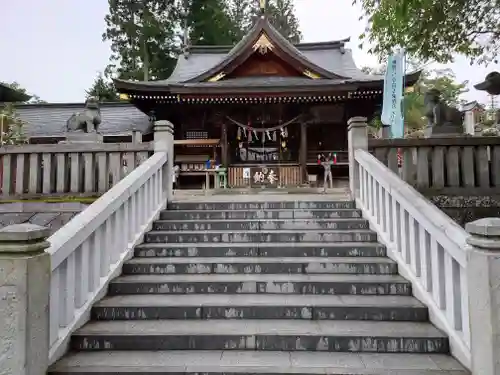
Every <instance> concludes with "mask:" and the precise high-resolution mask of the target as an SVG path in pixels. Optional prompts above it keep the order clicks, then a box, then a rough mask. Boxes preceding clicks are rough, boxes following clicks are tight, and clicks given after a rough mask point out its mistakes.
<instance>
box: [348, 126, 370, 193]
mask: <svg viewBox="0 0 500 375" xmlns="http://www.w3.org/2000/svg"><path fill="white" fill-rule="evenodd" d="M347 142H348V149H349V188H350V190H351V195H352V199H356V197H358V196H359V184H360V181H359V170H358V168H357V166H356V163H355V160H354V152H355V150H357V149H362V150H368V124H367V118H366V117H352V118H351V119H349V121H347Z"/></svg>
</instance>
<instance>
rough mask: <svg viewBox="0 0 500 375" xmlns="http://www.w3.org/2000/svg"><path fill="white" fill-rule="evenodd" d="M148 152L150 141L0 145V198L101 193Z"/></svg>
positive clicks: (140, 161) (150, 145)
mask: <svg viewBox="0 0 500 375" xmlns="http://www.w3.org/2000/svg"><path fill="white" fill-rule="evenodd" d="M152 151H153V144H152V143H115V144H112V143H109V144H108V143H100V144H99V143H88V144H86V143H80V144H79V143H67V144H56V145H21V146H4V147H1V148H0V158H1V161H0V180H1V182H0V189H1V193H0V197H2V198H4V199H6V198H7V199H9V198H16V197H22V198H31V197H37V196H45V197H46V196H48V195H50V196H64V195H66V196H68V195H69V196H96V195H101V194H103V193H105V192H106V191H108V190H109V189H110V188H111V187H112V186H114V185H116V184H117V183H118V182H119V181H120V180H121V179H122V178H123V177H124V176H126V175H127V174H128V173H130V172H131V171H132V170H133V169H134V168H136V167H137V166H138V165H139V164H141V163H142V162H143V161H144V160H146V159H147V158H148V157H149V156H150V155H151V154H152Z"/></svg>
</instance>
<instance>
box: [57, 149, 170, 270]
mask: <svg viewBox="0 0 500 375" xmlns="http://www.w3.org/2000/svg"><path fill="white" fill-rule="evenodd" d="M166 159H167V154H166V153H164V152H156V153H154V154H153V156H151V157H150V158H149V159H148V160H146V161H145V162H144V163H143V164H141V165H140V166H139V167H137V168H136V169H134V170H133V171H132V172H131V173H130V174H128V175H127V176H126V177H125V178H124V179H122V180H121V181H120V182H119V183H118V184H117V185H115V186H114V187H113V188H112V189H111V190H109V191H107V192H106V193H105V194H104V195H102V196H101V197H100V198H99V199H98V200H96V201H95V202H94V203H93V204H92V205H90V206H89V207H87V209H85V210H84V211H82V212H81V213H79V214H78V215H77V216H76V217H75V218H73V220H71V221H70V222H68V223H67V224H66V225H65V226H64V227H63V229H64V230H58V231H56V232H55V233H54V234H53V235H52V236H51V237H49V239H48V241H49V242H50V244H51V245H50V247H49V248H48V250H47V251H48V252H49V253H50V254H51V270H52V271H53V270H54V269H56V268H57V267H58V266H59V265H60V264H61V263H62V262H63V261H64V260H65V259H66V258H67V257H68V256H69V255H70V253H71V252H72V251H73V250H74V249H76V248H77V247H78V246H80V245H81V244H82V242H83V241H84V240H85V239H86V238H88V237H89V236H90V235H91V234H92V233H93V232H94V231H95V230H96V229H97V228H98V227H99V226H100V225H101V224H102V223H103V222H104V221H105V220H106V219H107V218H108V217H109V216H110V215H111V214H112V213H113V212H114V211H115V210H116V209H117V208H118V207H119V206H120V205H121V204H123V202H124V201H125V200H127V199H128V198H129V197H130V196H131V195H132V194H133V193H135V192H136V191H137V190H138V189H139V188H140V187H141V186H142V185H143V184H144V183H145V181H147V180H148V179H149V178H150V177H151V176H152V175H153V174H154V173H155V172H156V171H157V170H158V169H159V168H160V167H161V165H163V164H165V162H166Z"/></svg>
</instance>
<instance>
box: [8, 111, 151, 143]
mask: <svg viewBox="0 0 500 375" xmlns="http://www.w3.org/2000/svg"><path fill="white" fill-rule="evenodd" d="M83 108H84V104H83V103H69V104H65V103H49V104H47V103H45V104H21V105H17V106H16V112H17V114H18V115H19V117H20V118H21V120H23V121H24V122H25V123H26V125H25V127H24V131H25V133H26V135H27V136H31V137H33V136H48V135H49V136H57V135H62V134H64V129H65V127H66V122H67V121H68V119H69V118H70V117H71V115H73V114H74V113H75V112H81V111H82V110H83ZM101 116H102V123H101V125H100V126H99V131H100V132H101V133H103V134H109V135H125V134H130V133H131V131H132V130H139V131H141V132H142V133H148V132H150V131H151V130H152V127H151V124H150V122H149V118H148V116H146V115H145V114H144V113H142V112H141V111H139V110H138V109H137V108H136V107H134V106H133V105H132V104H130V103H101Z"/></svg>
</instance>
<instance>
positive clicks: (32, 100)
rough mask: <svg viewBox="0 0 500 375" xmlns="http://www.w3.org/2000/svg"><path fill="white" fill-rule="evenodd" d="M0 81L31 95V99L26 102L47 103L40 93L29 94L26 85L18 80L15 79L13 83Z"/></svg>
mask: <svg viewBox="0 0 500 375" xmlns="http://www.w3.org/2000/svg"><path fill="white" fill-rule="evenodd" d="M0 83H1V84H2V85H4V86H7V87H10V88H11V89H13V90H16V91H19V92H20V93H22V94H26V95H30V96H31V99H30V100H28V101H27V102H26V103H27V104H36V103H47V102H46V101H45V100H42V99H40V97H39V96H38V95H31V94H28V91H27V90H26V89H25V88H24V87H22V86H21V85H20V84H19V83H18V82H15V81H14V82H11V83H7V82H0Z"/></svg>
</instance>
